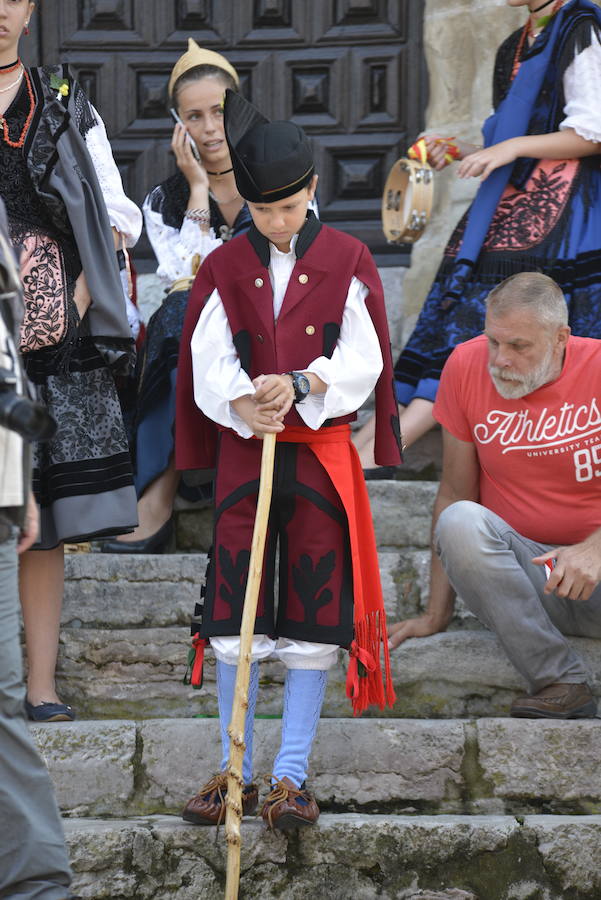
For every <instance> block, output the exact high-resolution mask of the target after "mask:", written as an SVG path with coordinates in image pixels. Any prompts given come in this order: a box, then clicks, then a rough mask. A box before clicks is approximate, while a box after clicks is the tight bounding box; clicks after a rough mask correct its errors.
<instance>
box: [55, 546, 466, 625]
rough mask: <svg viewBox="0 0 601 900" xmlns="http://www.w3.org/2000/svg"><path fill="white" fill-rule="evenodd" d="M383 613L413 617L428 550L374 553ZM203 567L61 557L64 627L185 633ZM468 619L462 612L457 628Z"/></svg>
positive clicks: (193, 559) (129, 557) (179, 558)
mask: <svg viewBox="0 0 601 900" xmlns="http://www.w3.org/2000/svg"><path fill="white" fill-rule="evenodd" d="M378 559H379V564H380V574H381V578H382V590H383V593H384V598H385V602H386V611H387V614H388V615H389V616H390V617H392V618H394V619H396V618H398V617H400V616H403V617H406V616H412V615H416V614H417V613H418V612H419V611H420V609H421V608H422V606H423V603H424V599H425V597H426V595H427V590H428V584H429V560H430V553H429V551H428V550H421V549H416V548H405V549H403V550H382V551H380V553H379V554H378ZM206 566H207V557H206V554H205V553H173V554H162V555H156V554H149V555H143V556H142V555H135V554H120V553H117V554H109V553H106V554H105V553H69V554H67V555H66V556H65V595H64V602H63V614H62V623H63V625H65V626H67V627H70V628H82V627H85V628H98V627H100V628H131V627H142V628H144V627H149V626H152V627H159V626H169V625H182V626H184V627H186V628H188V626H189V624H190V618H191V616H192V613H193V611H194V604H195V603H196V601H197V600H198V598H199V595H200V586H201V584H202V582H203V580H204V575H205V570H206ZM468 618H469V619H471V620H472V621H473V622H475V619H474V618H473V616H470V615H469V613H467V612H465V611H463V610H461V611H460V612H459V613H458V615H457V617H456V620H455V621H456V623H457V624H458V625H459V626H461V627H465V625H466V623H467V620H468Z"/></svg>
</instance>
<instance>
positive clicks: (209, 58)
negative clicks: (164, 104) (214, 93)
mask: <svg viewBox="0 0 601 900" xmlns="http://www.w3.org/2000/svg"><path fill="white" fill-rule="evenodd" d="M196 66H216V67H217V68H218V69H223V71H224V72H227V73H228V75H231V76H232V78H233V79H234V81H235V82H236V85H239V84H240V79H239V78H238V73H237V72H236V70H235V69H234V67H233V66H232V64H231V63H229V62H228V61H227V59H226V58H225V56H222V55H221V53H215V51H214V50H206V49H205V48H204V47H199V46H198V44H197V43H196V41H195V40H194V39H193V38H188V49H187V50H186V52H185V53H184V54H183V55H182V56H180V58H179V59H178V61H177V62H176V64H175V65H174V67H173V71H172V72H171V76H170V78H169V96H170V97H171V96H172V94H173V87H174V85H175V82H176V81H177V79H178V78H179V77H180V75H183V74H184V72H187V71H188V69H194V68H195V67H196Z"/></svg>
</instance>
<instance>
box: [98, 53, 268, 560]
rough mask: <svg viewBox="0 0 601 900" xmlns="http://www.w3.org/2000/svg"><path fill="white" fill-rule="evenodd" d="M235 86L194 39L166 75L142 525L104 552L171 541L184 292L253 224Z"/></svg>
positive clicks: (150, 549)
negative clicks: (230, 98) (226, 107)
mask: <svg viewBox="0 0 601 900" xmlns="http://www.w3.org/2000/svg"><path fill="white" fill-rule="evenodd" d="M238 86H239V79H238V75H237V73H236V70H235V69H234V68H233V66H231V65H230V63H229V62H228V61H227V60H226V59H225V57H223V56H221V55H220V54H219V53H215V52H213V51H212V50H205V49H202V48H201V47H199V46H198V45H197V44H196V43H195V41H193V40H192V39H191V38H190V39H189V42H188V50H187V52H186V53H184V54H183V56H181V57H180V59H179V60H178V61H177V63H176V64H175V66H174V68H173V71H172V73H171V77H170V79H169V106H170V107H172V108H173V110H174V112H175V116H174V118H176V125H175V128H174V129H173V138H172V141H171V148H172V150H173V153H174V155H175V161H176V163H177V172H176V173H175V175H172V176H171V177H170V178H168V179H167V180H166V181H164V182H162V183H161V184H158V185H156V187H154V188H153V189H152V190H151V191H150V193H149V194H148V196H147V197H146V200H145V201H144V206H143V210H144V218H145V223H146V230H147V232H148V237H149V238H150V242H151V244H152V247H153V250H154V252H155V255H156V257H157V260H158V262H159V266H158V269H157V274H158V275H159V277H160V278H161V279H163V281H164V282H165V285H166V286H167V287H168V288H169V293H168V294H167V296H166V298H165V300H164V301H163V303H162V304H161V306H160V307H159V309H158V310H157V311H156V312H155V313H154V315H153V316H152V317H151V319H150V321H149V323H148V329H147V334H146V339H145V343H144V346H143V347H142V348H141V351H140V354H139V359H138V397H137V409H136V421H135V424H134V435H133V441H132V445H133V453H134V462H135V470H136V474H135V477H136V490H137V494H138V518H139V522H140V524H139V526H138V528H137V529H136V530H135V531H134V532H133V533H132V534H128V535H127V536H125V537H124V538H119V539H118V540H111V541H107V542H105V544H104V545H103V550H104V552H107V553H118V552H121V553H161V552H164V551H165V549H166V547H167V546H168V545H169V543H170V542H171V537H172V533H173V523H172V517H171V516H172V509H173V501H174V499H175V495H176V493H177V490H178V486H179V484H180V476H179V473H178V472H176V470H175V466H174V462H173V428H174V422H175V379H176V373H177V357H178V352H179V341H180V336H181V331H182V326H183V321H184V314H185V311H186V305H187V301H188V293H189V291H190V288H191V286H192V282H193V281H194V276H195V275H196V271H197V269H198V267H199V265H201V263H202V261H203V259H204V258H205V257H206V256H207V255H208V254H209V253H210V252H211V251H212V250H214V249H215V247H218V246H220V245H221V243H222V242H223V241H227V240H229V239H230V238H232V237H234V236H235V235H237V234H240V233H241V232H243V231H245V230H246V229H247V228H248V227H249V226H250V224H251V218H250V214H249V212H248V208H247V206H246V204H245V203H244V201H243V200H242V198H241V197H240V195H239V193H238V190H237V188H236V182H235V180H234V175H233V170H232V163H231V160H230V154H229V149H228V145H227V142H226V139H225V134H224V130H223V111H222V103H223V96H224V94H225V89H226V88H231V89H232V90H238ZM177 120H179V121H177ZM195 149H196V150H197V154H196V155H195V153H194V150H195ZM189 490H190V489H188V491H189ZM188 496H190V498H191V499H199V491H198V489H196V497H194V496H193V495H190V494H189V493H188Z"/></svg>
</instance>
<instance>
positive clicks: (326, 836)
mask: <svg viewBox="0 0 601 900" xmlns="http://www.w3.org/2000/svg"><path fill="white" fill-rule="evenodd" d="M65 827H66V835H67V842H68V845H69V849H70V852H71V857H72V860H73V868H74V873H75V881H74V884H73V889H74V890H75V891H77V893H79V894H80V895H81V896H82V897H83V898H86V900H90V898H94V900H104V898H106V900H108V898H110V900H126V898H130V897H134V896H135V897H146V898H152V900H167V898H170V900H171V898H173V897H175V896H177V898H178V900H216V898H217V897H221V896H222V895H223V888H224V878H225V876H224V873H225V866H226V850H225V836H224V835H223V833H222V836H221V838H220V839H219V840H217V841H216V839H215V830H214V829H212V828H195V827H194V826H186V825H184V824H183V823H182V822H181V820H179V819H175V818H170V817H166V816H152V817H148V818H144V819H133V820H126V821H123V820H119V819H116V820H113V821H111V822H106V821H99V820H88V821H82V820H75V819H71V820H67V821H66V822H65ZM241 832H242V857H241V897H244V898H245V900H255V898H260V900H275V898H277V900H306V898H307V897H324V898H327V900H349V897H352V898H353V900H355V898H357V900H372V898H373V900H375V898H379V900H418V898H419V900H526V898H534V897H537V898H541V900H553V898H558V900H559V898H560V897H562V898H566V900H567V898H568V897H570V898H574V900H576V898H578V900H598V897H599V890H600V889H601V883H600V872H599V866H598V859H599V851H600V850H601V843H600V842H601V817H599V816H587V817H574V818H572V819H567V820H566V819H563V818H562V817H559V816H529V817H527V818H526V819H525V820H523V822H522V823H520V822H518V821H517V820H516V819H515V818H514V817H509V816H508V817H505V816H474V817H470V816H433V817H432V816H366V815H354V814H343V815H334V814H332V815H322V816H321V818H320V820H319V822H318V824H317V826H316V827H315V828H312V829H305V830H304V831H301V832H299V833H296V832H294V833H291V835H290V836H289V837H286V836H285V835H282V834H277V833H270V832H268V831H266V830H265V829H264V828H263V826H262V824H261V823H260V822H259V821H257V820H245V821H244V823H243V825H242V829H241Z"/></svg>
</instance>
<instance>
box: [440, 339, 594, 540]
mask: <svg viewBox="0 0 601 900" xmlns="http://www.w3.org/2000/svg"><path fill="white" fill-rule="evenodd" d="M434 417H435V418H436V419H437V421H438V422H440V424H441V425H442V426H443V427H444V428H446V429H447V431H449V432H450V433H451V434H452V435H453V436H454V437H456V438H459V439H460V440H462V441H470V442H471V443H473V444H475V446H476V452H477V454H478V460H479V463H480V503H482V504H483V505H484V506H486V507H487V508H488V509H491V510H492V511H493V512H495V513H497V515H499V516H501V517H502V518H503V519H505V521H506V522H508V523H509V524H510V525H511V526H512V527H513V528H515V529H516V531H518V532H519V533H520V534H523V535H524V536H525V537H528V538H530V539H531V540H535V541H539V542H541V543H544V544H556V545H559V544H574V543H576V542H578V541H581V540H583V539H584V538H585V537H588V535H590V534H591V533H592V532H593V531H594V530H595V529H597V528H599V527H601V341H599V340H594V339H593V338H579V337H570V339H569V341H568V345H567V349H566V355H565V359H564V364H563V369H562V372H561V375H560V376H559V378H557V379H556V380H555V381H552V382H550V383H549V384H545V385H543V387H541V388H539V389H538V390H537V391H533V392H532V393H531V394H528V395H527V396H526V397H522V398H521V399H520V400H505V399H504V398H503V397H501V395H500V394H499V392H498V391H497V389H496V388H495V386H494V384H493V381H492V379H491V377H490V375H489V373H488V346H487V340H486V338H485V337H484V335H480V336H479V337H476V338H473V339H472V340H471V341H467V342H466V343H465V344H460V345H459V346H458V347H456V348H455V350H454V351H453V353H452V354H451V356H450V357H449V359H448V361H447V364H446V365H445V367H444V370H443V373H442V378H441V381H440V388H439V391H438V395H437V397H436V403H435V404H434Z"/></svg>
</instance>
